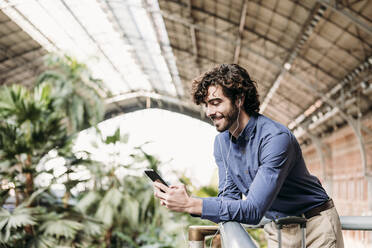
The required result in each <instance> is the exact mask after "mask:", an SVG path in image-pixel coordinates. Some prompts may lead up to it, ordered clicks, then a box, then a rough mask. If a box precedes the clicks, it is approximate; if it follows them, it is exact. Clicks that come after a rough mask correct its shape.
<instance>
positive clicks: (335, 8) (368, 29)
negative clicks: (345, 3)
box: [317, 0, 372, 35]
mask: <svg viewBox="0 0 372 248" xmlns="http://www.w3.org/2000/svg"><path fill="white" fill-rule="evenodd" d="M317 1H318V2H319V3H321V4H323V5H325V6H327V7H330V8H331V9H332V10H333V11H335V12H336V13H338V14H340V15H342V16H344V17H346V18H347V19H349V20H350V21H351V22H352V23H354V24H355V25H356V26H357V27H359V28H361V29H363V30H364V31H365V32H367V33H368V34H369V35H372V26H371V25H368V24H366V23H364V22H362V21H361V20H360V19H358V18H357V17H356V16H354V15H353V14H352V13H351V12H350V11H349V10H348V9H347V8H344V9H341V8H339V5H338V4H337V1H331V0H317Z"/></svg>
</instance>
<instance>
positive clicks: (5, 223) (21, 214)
mask: <svg viewBox="0 0 372 248" xmlns="http://www.w3.org/2000/svg"><path fill="white" fill-rule="evenodd" d="M34 211H35V209H34V208H26V207H23V206H18V207H16V208H15V209H14V211H13V212H12V213H10V212H9V211H7V210H5V209H3V208H1V209H0V230H3V229H4V228H5V237H4V240H5V241H7V240H8V239H9V237H10V233H11V231H12V230H15V229H17V228H19V227H24V226H27V225H35V224H36V219H35V218H34V217H33V216H32V215H33V213H34Z"/></svg>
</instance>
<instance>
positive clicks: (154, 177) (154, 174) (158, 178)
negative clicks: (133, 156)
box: [144, 169, 169, 187]
mask: <svg viewBox="0 0 372 248" xmlns="http://www.w3.org/2000/svg"><path fill="white" fill-rule="evenodd" d="M144 172H145V174H146V175H147V176H148V177H149V178H150V179H151V180H152V181H153V182H155V181H159V182H161V183H162V184H164V185H165V186H167V187H169V186H168V184H167V183H166V182H165V181H164V180H163V178H161V176H160V175H159V174H158V173H157V172H156V171H154V170H152V169H148V170H145V171H144Z"/></svg>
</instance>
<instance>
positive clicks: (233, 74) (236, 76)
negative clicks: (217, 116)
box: [192, 64, 260, 115]
mask: <svg viewBox="0 0 372 248" xmlns="http://www.w3.org/2000/svg"><path fill="white" fill-rule="evenodd" d="M211 85H214V86H217V85H220V86H222V92H223V93H224V95H225V96H226V97H228V98H229V99H230V101H231V102H232V103H233V102H235V101H236V99H237V98H238V97H239V98H240V97H243V96H244V97H245V100H244V110H245V112H247V114H248V115H252V114H254V113H258V112H259V111H260V100H259V95H258V92H257V83H256V82H255V81H253V80H251V78H250V76H249V74H248V72H247V71H246V70H245V69H244V68H243V67H241V66H239V65H237V64H221V65H219V66H216V67H214V68H213V69H212V70H210V71H207V72H205V73H204V74H202V75H201V76H200V77H198V78H196V79H194V80H193V82H192V97H193V100H194V102H195V103H196V104H197V105H200V104H202V103H205V99H206V97H207V96H208V88H209V86H211Z"/></svg>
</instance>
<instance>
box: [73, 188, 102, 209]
mask: <svg viewBox="0 0 372 248" xmlns="http://www.w3.org/2000/svg"><path fill="white" fill-rule="evenodd" d="M100 198H101V197H100V195H99V194H98V193H97V192H95V191H90V192H88V193H87V194H85V195H84V197H83V198H81V199H80V200H79V202H78V203H77V204H76V208H78V209H79V210H80V211H82V212H83V213H86V212H87V210H88V209H89V207H90V206H92V205H93V204H94V203H95V202H96V201H98V200H99V199H100Z"/></svg>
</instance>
